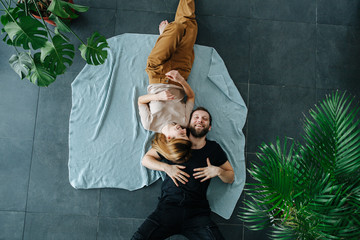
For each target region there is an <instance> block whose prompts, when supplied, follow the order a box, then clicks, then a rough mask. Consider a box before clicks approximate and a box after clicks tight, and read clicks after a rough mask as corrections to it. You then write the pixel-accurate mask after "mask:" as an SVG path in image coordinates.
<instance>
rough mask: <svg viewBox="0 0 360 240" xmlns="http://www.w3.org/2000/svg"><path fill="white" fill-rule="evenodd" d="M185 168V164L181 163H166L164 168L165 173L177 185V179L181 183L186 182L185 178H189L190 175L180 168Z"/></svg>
mask: <svg viewBox="0 0 360 240" xmlns="http://www.w3.org/2000/svg"><path fill="white" fill-rule="evenodd" d="M185 168H186V167H185V166H181V165H167V166H166V168H165V172H166V174H167V175H168V176H169V177H170V178H171V179H172V180H173V182H174V183H175V185H176V186H177V187H178V186H179V184H178V183H177V181H179V182H181V183H182V184H186V183H187V182H188V180H187V178H189V177H190V175H189V174H187V173H186V172H184V171H182V170H181V169H185Z"/></svg>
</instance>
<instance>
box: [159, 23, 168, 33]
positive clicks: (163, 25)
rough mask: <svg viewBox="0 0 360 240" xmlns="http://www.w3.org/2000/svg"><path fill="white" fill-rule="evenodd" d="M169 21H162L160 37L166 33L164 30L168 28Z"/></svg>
mask: <svg viewBox="0 0 360 240" xmlns="http://www.w3.org/2000/svg"><path fill="white" fill-rule="evenodd" d="M168 24H169V23H168V21H167V20H164V21H162V22H161V23H160V24H159V32H160V35H161V34H162V33H163V32H164V29H165V28H166V26H167V25H168Z"/></svg>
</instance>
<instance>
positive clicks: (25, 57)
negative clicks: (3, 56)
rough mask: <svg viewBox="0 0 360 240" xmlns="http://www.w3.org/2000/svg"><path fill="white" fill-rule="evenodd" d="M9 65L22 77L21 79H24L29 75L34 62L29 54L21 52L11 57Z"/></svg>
mask: <svg viewBox="0 0 360 240" xmlns="http://www.w3.org/2000/svg"><path fill="white" fill-rule="evenodd" d="M9 63H10V66H11V68H12V69H14V71H15V72H16V73H17V74H18V75H19V76H20V78H21V79H24V78H25V77H26V76H28V75H29V73H30V71H31V68H32V65H33V60H32V58H31V56H30V55H29V54H28V53H25V52H21V53H18V54H14V55H12V56H11V57H10V59H9Z"/></svg>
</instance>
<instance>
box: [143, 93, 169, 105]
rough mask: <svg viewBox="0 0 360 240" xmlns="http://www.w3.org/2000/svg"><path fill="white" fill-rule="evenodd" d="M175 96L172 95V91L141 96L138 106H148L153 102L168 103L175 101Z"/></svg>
mask: <svg viewBox="0 0 360 240" xmlns="http://www.w3.org/2000/svg"><path fill="white" fill-rule="evenodd" d="M173 99H174V95H172V94H171V93H170V91H162V92H159V93H156V94H146V95H143V96H140V97H139V98H138V105H141V104H148V103H149V102H151V101H156V100H157V101H161V100H162V101H167V100H173Z"/></svg>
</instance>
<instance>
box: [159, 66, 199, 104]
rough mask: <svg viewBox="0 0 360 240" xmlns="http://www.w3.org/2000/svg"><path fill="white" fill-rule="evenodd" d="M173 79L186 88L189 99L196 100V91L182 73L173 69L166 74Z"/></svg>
mask: <svg viewBox="0 0 360 240" xmlns="http://www.w3.org/2000/svg"><path fill="white" fill-rule="evenodd" d="M165 75H166V76H167V77H168V78H170V79H171V80H172V81H174V82H177V83H180V84H181V86H182V87H183V88H184V91H185V94H186V96H187V101H192V102H194V101H195V93H194V91H193V90H192V88H191V87H190V85H189V84H188V83H187V81H186V80H185V79H184V78H183V77H182V76H181V74H180V73H179V72H178V71H177V70H171V71H170V72H168V73H166V74H165Z"/></svg>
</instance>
